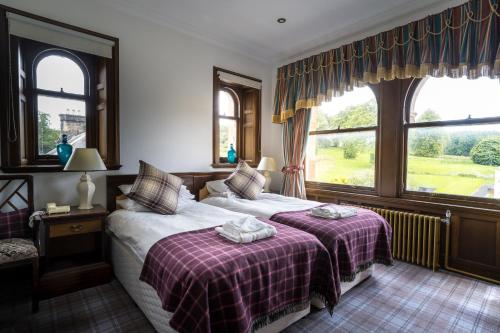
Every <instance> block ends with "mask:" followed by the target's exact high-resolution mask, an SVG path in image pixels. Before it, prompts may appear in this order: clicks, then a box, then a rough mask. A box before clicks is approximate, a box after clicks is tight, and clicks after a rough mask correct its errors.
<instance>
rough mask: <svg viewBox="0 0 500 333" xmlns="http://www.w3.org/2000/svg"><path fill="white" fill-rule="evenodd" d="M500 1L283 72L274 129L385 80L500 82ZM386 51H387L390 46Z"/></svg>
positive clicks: (482, 0) (478, 0)
mask: <svg viewBox="0 0 500 333" xmlns="http://www.w3.org/2000/svg"><path fill="white" fill-rule="evenodd" d="M499 1H500V0H471V1H469V2H467V3H465V4H463V5H461V6H458V7H455V8H451V9H447V10H445V11H443V12H441V13H440V14H437V15H432V16H428V17H426V18H425V19H422V20H419V21H415V22H412V23H409V24H407V25H405V26H400V27H397V28H395V29H393V30H390V31H386V32H382V33H380V34H377V35H375V36H371V37H368V38H365V39H363V40H360V41H356V42H353V43H351V44H348V45H344V46H342V47H339V48H336V49H332V50H329V51H326V52H323V53H320V54H318V55H314V56H311V57H308V58H305V59H302V60H299V61H296V62H294V63H291V64H288V65H285V66H282V67H280V68H279V69H278V73H277V82H276V91H275V105H274V115H273V118H272V120H273V122H274V123H283V122H285V121H287V119H289V118H292V117H294V116H295V114H296V111H297V110H300V109H308V108H312V107H316V106H319V105H321V103H323V102H324V101H329V100H331V99H332V98H333V97H334V96H341V95H343V94H344V92H345V91H350V90H352V89H353V88H354V87H358V86H363V85H364V84H377V83H380V81H381V80H387V81H388V80H394V79H407V78H423V77H425V76H435V77H441V76H450V77H462V76H467V77H468V78H469V79H475V78H478V77H481V76H486V77H490V78H498V77H499V76H500V46H499V40H500V36H499V31H500V14H499V11H498V7H499ZM386 45H387V46H386Z"/></svg>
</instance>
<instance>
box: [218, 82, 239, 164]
mask: <svg viewBox="0 0 500 333" xmlns="http://www.w3.org/2000/svg"><path fill="white" fill-rule="evenodd" d="M239 115H240V108H239V100H238V96H237V95H236V93H235V92H234V91H233V90H231V89H229V88H222V89H221V90H219V156H226V157H227V152H228V151H229V148H230V145H231V144H232V145H233V147H234V148H235V149H236V148H237V147H238V127H239V119H240V117H239Z"/></svg>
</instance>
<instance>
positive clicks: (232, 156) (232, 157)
mask: <svg viewBox="0 0 500 333" xmlns="http://www.w3.org/2000/svg"><path fill="white" fill-rule="evenodd" d="M227 162H228V163H231V164H233V163H236V150H234V147H233V144H232V143H231V145H230V146H229V150H228V151H227Z"/></svg>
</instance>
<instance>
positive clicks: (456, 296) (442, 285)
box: [0, 261, 500, 333]
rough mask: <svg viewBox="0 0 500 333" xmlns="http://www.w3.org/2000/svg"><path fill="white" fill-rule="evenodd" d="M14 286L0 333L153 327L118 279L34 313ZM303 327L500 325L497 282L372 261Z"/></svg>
mask: <svg viewBox="0 0 500 333" xmlns="http://www.w3.org/2000/svg"><path fill="white" fill-rule="evenodd" d="M25 276H29V272H27V274H25ZM13 285H14V284H13V282H11V283H6V282H5V281H2V283H1V284H0V295H1V297H0V332H2V333H3V332H9V333H10V332H16V333H17V332H154V330H153V328H152V327H151V325H150V324H149V323H148V321H147V319H146V318H145V317H144V315H143V314H142V313H141V311H140V309H139V308H137V307H136V306H135V305H134V303H133V302H132V300H131V298H130V297H129V296H128V295H127V294H126V292H125V290H124V289H123V288H122V287H121V285H120V284H119V283H118V282H117V281H113V282H112V283H110V284H106V285H103V286H99V287H97V288H90V289H86V290H83V291H80V292H76V293H72V294H68V295H65V296H61V297H57V298H54V299H51V300H47V301H42V302H41V303H40V311H39V313H37V314H35V315H32V314H31V312H30V310H31V308H30V301H29V289H28V288H26V284H20V283H17V284H16V287H15V288H14V287H13ZM28 285H29V282H28ZM305 332H412V333H414V332H439V333H441V332H500V286H496V285H493V284H489V283H486V282H482V281H478V280H474V279H469V278H466V277H463V276H459V275H455V274H451V273H448V272H443V271H441V272H438V273H433V272H431V271H430V270H428V269H425V268H421V267H418V266H414V265H410V264H406V263H402V262H398V261H396V262H395V265H394V266H391V267H385V266H382V265H376V268H375V274H374V276H373V277H372V278H370V279H368V280H367V281H366V282H364V283H363V284H362V285H360V286H358V287H357V288H354V289H353V290H351V291H349V292H348V293H347V294H346V295H344V296H342V299H341V301H340V303H339V304H338V305H337V306H336V307H335V309H334V313H333V317H330V315H329V314H328V312H327V311H326V310H321V311H313V312H312V313H311V314H309V315H308V316H307V317H305V318H303V319H302V320H300V321H298V322H297V323H295V324H294V325H292V326H291V327H289V328H288V329H287V330H286V333H305Z"/></svg>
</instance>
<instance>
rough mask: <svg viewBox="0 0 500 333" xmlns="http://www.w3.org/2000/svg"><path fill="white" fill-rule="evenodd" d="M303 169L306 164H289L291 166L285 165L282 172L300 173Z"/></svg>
mask: <svg viewBox="0 0 500 333" xmlns="http://www.w3.org/2000/svg"><path fill="white" fill-rule="evenodd" d="M302 170H304V166H302V165H289V166H284V167H283V169H281V172H283V173H298V172H300V171H302Z"/></svg>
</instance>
